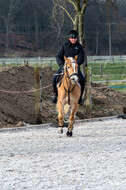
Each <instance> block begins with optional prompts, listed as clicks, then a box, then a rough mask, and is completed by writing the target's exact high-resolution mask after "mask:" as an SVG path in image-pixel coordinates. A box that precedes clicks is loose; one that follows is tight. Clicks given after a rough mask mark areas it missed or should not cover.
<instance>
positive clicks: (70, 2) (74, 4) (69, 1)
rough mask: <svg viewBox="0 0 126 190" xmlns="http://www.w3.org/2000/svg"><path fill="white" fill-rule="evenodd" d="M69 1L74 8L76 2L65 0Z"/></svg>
mask: <svg viewBox="0 0 126 190" xmlns="http://www.w3.org/2000/svg"><path fill="white" fill-rule="evenodd" d="M67 1H68V2H69V3H71V4H72V5H73V6H74V8H75V9H76V4H75V3H74V2H73V1H72V0H67Z"/></svg>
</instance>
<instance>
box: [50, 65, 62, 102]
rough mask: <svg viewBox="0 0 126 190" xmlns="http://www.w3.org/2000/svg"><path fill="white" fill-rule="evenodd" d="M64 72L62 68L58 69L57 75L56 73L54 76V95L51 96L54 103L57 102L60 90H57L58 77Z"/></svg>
mask: <svg viewBox="0 0 126 190" xmlns="http://www.w3.org/2000/svg"><path fill="white" fill-rule="evenodd" d="M61 72H62V70H61V68H59V69H58V71H57V72H56V75H54V77H53V93H54V97H52V98H51V102H53V103H57V97H58V90H57V86H56V85H57V78H58V74H60V73H61Z"/></svg>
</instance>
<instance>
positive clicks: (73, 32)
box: [68, 30, 78, 38]
mask: <svg viewBox="0 0 126 190" xmlns="http://www.w3.org/2000/svg"><path fill="white" fill-rule="evenodd" d="M68 37H69V38H78V32H77V31H76V30H70V32H69V34H68Z"/></svg>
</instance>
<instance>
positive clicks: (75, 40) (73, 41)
mask: <svg viewBox="0 0 126 190" xmlns="http://www.w3.org/2000/svg"><path fill="white" fill-rule="evenodd" d="M69 41H70V42H71V44H76V42H77V38H69Z"/></svg>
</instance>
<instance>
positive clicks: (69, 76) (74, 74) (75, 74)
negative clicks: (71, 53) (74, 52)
mask: <svg viewBox="0 0 126 190" xmlns="http://www.w3.org/2000/svg"><path fill="white" fill-rule="evenodd" d="M69 63H76V64H77V62H76V61H71V62H68V63H66V68H65V71H66V73H67V75H66V77H68V78H69V79H70V78H71V77H72V76H78V74H77V73H73V74H71V75H69V72H68V69H67V64H69Z"/></svg>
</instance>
